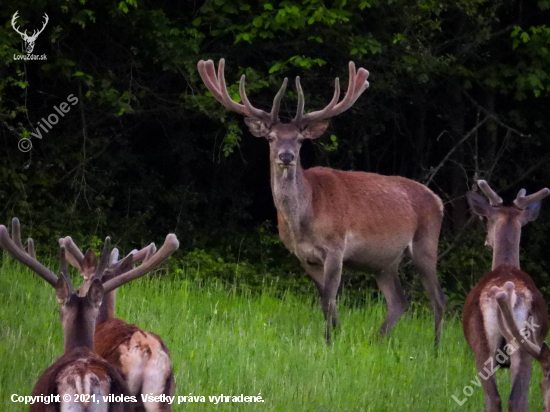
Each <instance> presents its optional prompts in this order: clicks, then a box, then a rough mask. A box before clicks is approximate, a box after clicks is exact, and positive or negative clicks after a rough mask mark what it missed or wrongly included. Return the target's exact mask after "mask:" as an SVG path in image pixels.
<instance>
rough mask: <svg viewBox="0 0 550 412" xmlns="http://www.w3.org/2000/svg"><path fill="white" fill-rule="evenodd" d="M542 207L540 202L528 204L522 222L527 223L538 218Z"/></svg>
mask: <svg viewBox="0 0 550 412" xmlns="http://www.w3.org/2000/svg"><path fill="white" fill-rule="evenodd" d="M540 207H541V203H540V202H535V203H531V204H530V205H529V206H527V207H526V208H525V210H524V211H523V214H522V216H521V220H522V223H523V224H524V225H525V224H526V223H528V222H532V221H533V220H536V219H537V217H539V214H540Z"/></svg>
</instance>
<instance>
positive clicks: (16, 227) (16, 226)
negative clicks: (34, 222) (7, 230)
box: [11, 217, 25, 250]
mask: <svg viewBox="0 0 550 412" xmlns="http://www.w3.org/2000/svg"><path fill="white" fill-rule="evenodd" d="M11 238H12V240H13V243H15V246H17V247H18V248H19V249H21V250H25V249H24V248H23V244H22V243H21V224H20V223H19V219H17V218H16V217H14V218H13V219H12V220H11Z"/></svg>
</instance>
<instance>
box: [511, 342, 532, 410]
mask: <svg viewBox="0 0 550 412" xmlns="http://www.w3.org/2000/svg"><path fill="white" fill-rule="evenodd" d="M510 358H511V359H510V369H511V372H512V391H511V392H510V398H509V399H508V411H509V412H527V404H528V402H527V395H528V393H529V381H530V380H531V357H530V355H528V354H527V353H525V352H523V351H522V350H517V351H515V352H514V353H512V354H511V355H510Z"/></svg>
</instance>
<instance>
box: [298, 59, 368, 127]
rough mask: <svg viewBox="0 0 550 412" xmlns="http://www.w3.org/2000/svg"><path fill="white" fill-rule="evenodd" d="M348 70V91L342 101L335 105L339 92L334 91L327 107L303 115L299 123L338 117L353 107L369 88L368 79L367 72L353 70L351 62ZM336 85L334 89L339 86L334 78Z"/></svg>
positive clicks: (361, 69)
mask: <svg viewBox="0 0 550 412" xmlns="http://www.w3.org/2000/svg"><path fill="white" fill-rule="evenodd" d="M348 68H349V80H348V89H347V91H346V95H345V96H344V98H343V99H342V101H341V102H340V103H337V102H338V98H339V97H340V92H339V90H338V93H336V91H335V93H334V97H333V99H332V101H331V102H330V103H329V105H328V106H327V107H325V108H324V109H323V110H319V111H316V112H311V113H308V114H306V115H303V117H302V120H301V122H300V123H302V124H306V123H311V122H315V121H319V120H324V119H328V118H330V117H334V116H336V115H339V114H340V113H342V112H344V111H346V110H348V109H349V108H350V107H351V106H353V104H354V103H355V102H356V101H357V99H358V98H359V96H361V94H363V92H364V91H365V90H366V89H367V88H368V87H369V82H368V81H367V78H368V77H369V72H368V71H367V70H365V69H363V68H362V67H361V68H360V69H359V70H358V71H357V70H356V69H355V63H353V62H349V65H348ZM336 83H337V84H336V86H335V88H337V87H338V85H339V80H338V78H336ZM337 94H338V96H337ZM296 123H297V122H296Z"/></svg>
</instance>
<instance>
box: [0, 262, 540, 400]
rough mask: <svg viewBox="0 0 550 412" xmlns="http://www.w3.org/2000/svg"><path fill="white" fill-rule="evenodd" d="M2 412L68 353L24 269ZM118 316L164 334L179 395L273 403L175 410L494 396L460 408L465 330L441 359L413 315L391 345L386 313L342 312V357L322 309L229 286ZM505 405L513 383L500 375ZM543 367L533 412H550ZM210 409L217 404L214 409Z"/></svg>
mask: <svg viewBox="0 0 550 412" xmlns="http://www.w3.org/2000/svg"><path fill="white" fill-rule="evenodd" d="M0 302H1V304H2V308H1V311H0V365H1V366H0V410H1V411H22V410H26V409H27V408H25V407H24V406H23V405H21V404H13V403H11V401H10V396H11V394H13V393H17V394H21V395H29V394H30V393H31V391H32V388H33V386H34V384H35V382H36V381H37V379H38V377H39V376H40V374H41V373H42V372H43V371H44V369H45V368H46V367H47V366H48V365H50V364H51V363H52V362H54V361H55V359H56V358H57V357H58V356H59V355H60V354H61V353H62V348H63V345H62V330H61V326H60V322H59V318H58V312H57V310H58V306H57V303H56V301H55V293H54V291H53V289H52V288H51V287H50V286H48V285H47V284H46V283H45V282H44V281H42V280H41V279H39V278H38V277H37V276H35V275H33V274H31V273H30V272H28V271H27V270H25V269H21V268H20V266H19V265H16V264H12V263H9V262H4V265H3V266H2V267H1V269H0ZM117 303H118V313H117V314H118V316H119V317H121V318H123V319H125V320H126V321H128V322H132V323H137V324H139V325H140V326H141V327H142V328H144V329H146V330H150V331H153V332H155V333H158V334H159V335H160V336H162V338H163V339H164V341H165V342H166V344H167V345H168V347H169V348H170V350H171V355H172V361H173V365H174V369H175V374H176V382H177V389H176V394H177V395H181V396H184V395H189V394H190V393H192V394H193V395H203V396H206V397H207V395H219V394H221V393H223V394H225V395H239V394H241V393H242V394H244V395H255V396H256V395H258V394H259V393H261V396H262V398H263V399H264V400H265V402H264V403H234V404H218V405H217V406H215V405H214V404H211V403H209V402H206V403H193V404H190V403H188V404H181V405H179V406H178V405H176V406H175V407H174V409H173V410H175V411H178V410H184V409H186V408H187V409H192V410H198V411H209V410H213V409H219V408H222V409H230V408H231V409H232V410H237V411H239V410H242V411H245V410H252V409H253V410H261V411H459V410H460V411H479V410H482V409H483V391H482V389H481V388H478V387H476V386H473V388H474V394H473V395H472V396H471V397H470V398H468V401H467V402H466V403H465V404H464V405H463V406H461V407H459V406H458V405H457V404H456V402H455V401H454V400H452V398H451V396H452V395H456V396H457V397H458V398H459V399H462V398H463V397H464V395H462V389H463V388H464V386H465V385H470V386H472V384H471V383H469V382H470V380H472V379H473V378H474V377H475V374H476V370H475V366H474V362H473V356H472V354H471V352H470V350H469V349H468V347H467V345H466V343H465V341H464V338H463V336H462V330H461V327H460V322H459V320H458V319H456V318H451V319H447V321H446V325H445V332H444V339H443V342H442V349H441V350H440V351H439V353H436V352H435V351H434V349H433V325H432V317H431V315H430V312H429V311H427V310H423V309H419V310H416V311H412V312H408V313H407V314H406V315H405V316H404V317H403V318H402V319H401V321H400V322H399V324H398V326H397V327H396V329H395V331H394V332H393V333H392V335H391V337H390V338H388V339H380V338H379V337H378V328H379V326H380V324H381V322H382V320H383V317H384V313H385V309H384V306H383V302H381V301H374V302H365V304H362V305H356V306H354V307H351V306H349V305H347V304H346V303H345V302H341V303H340V319H341V322H342V328H341V330H340V331H339V332H338V333H337V335H336V339H335V342H334V344H333V345H332V346H330V347H326V346H325V344H324V339H323V320H322V314H321V311H320V308H319V306H318V304H317V302H316V301H315V299H314V297H313V296H311V297H308V296H303V295H297V294H294V293H292V292H291V291H288V292H287V293H286V294H285V295H284V297H283V298H280V297H276V294H275V293H273V291H272V290H270V288H269V287H268V286H266V287H265V288H264V290H263V291H262V292H261V293H260V294H254V295H251V294H250V293H247V292H242V291H240V290H239V289H235V288H234V289H231V290H228V288H227V287H224V286H222V285H220V284H215V283H214V284H211V285H208V286H206V287H205V286H202V287H199V286H196V285H194V284H193V283H190V282H188V281H186V280H185V279H177V280H175V279H172V280H171V279H165V278H161V277H149V278H144V279H140V280H137V281H134V282H132V283H131V284H128V285H126V286H124V287H122V288H121V290H120V291H119V293H118V302H117ZM497 375H498V381H499V387H500V388H501V392H502V395H503V398H505V397H507V395H508V394H509V387H510V378H509V371H499V372H498V373H497ZM541 376H542V375H541V372H540V368H539V367H538V365H537V366H535V368H534V371H533V379H532V382H531V387H530V394H529V397H530V406H531V408H532V409H533V410H540V409H541V408H542V398H541V394H540V390H539V389H538V382H539V381H540V379H541ZM207 400H208V397H207Z"/></svg>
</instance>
